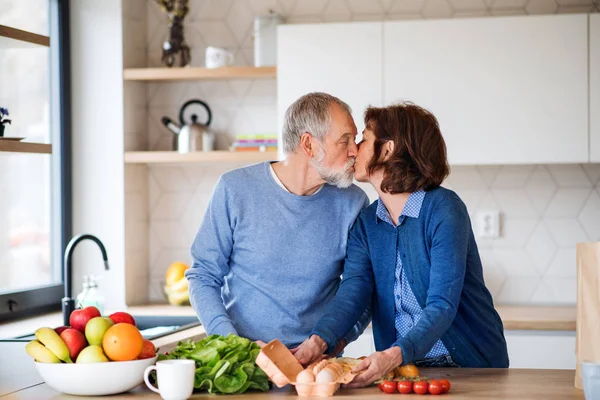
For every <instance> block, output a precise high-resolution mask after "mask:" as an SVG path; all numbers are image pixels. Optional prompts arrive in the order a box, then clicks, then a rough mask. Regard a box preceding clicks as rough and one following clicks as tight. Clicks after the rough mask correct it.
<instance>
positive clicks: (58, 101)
mask: <svg viewBox="0 0 600 400" xmlns="http://www.w3.org/2000/svg"><path fill="white" fill-rule="evenodd" d="M48 27H49V37H50V50H49V51H50V56H49V58H50V64H49V79H50V130H51V138H52V142H51V143H52V155H51V156H50V157H51V160H50V175H51V190H50V198H51V199H50V200H51V201H50V213H51V217H50V219H51V226H50V249H51V254H52V258H51V265H52V277H53V280H56V281H58V282H59V283H54V284H50V285H44V286H38V287H35V288H32V289H26V290H15V291H9V292H3V293H0V323H1V322H6V321H9V320H14V319H18V318H23V317H28V316H32V315H39V314H42V313H45V312H50V311H58V310H61V301H62V297H63V295H64V283H65V282H64V280H65V277H64V268H63V253H64V251H65V248H66V247H67V242H68V241H69V239H70V237H71V233H72V227H71V221H72V204H71V65H70V63H71V61H70V58H71V51H70V50H71V49H70V32H69V29H70V26H69V0H48ZM58 266H60V267H58ZM56 278H59V279H56Z"/></svg>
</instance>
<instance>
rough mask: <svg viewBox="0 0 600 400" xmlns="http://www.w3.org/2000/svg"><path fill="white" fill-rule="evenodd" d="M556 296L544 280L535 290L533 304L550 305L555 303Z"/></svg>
mask: <svg viewBox="0 0 600 400" xmlns="http://www.w3.org/2000/svg"><path fill="white" fill-rule="evenodd" d="M554 300H555V299H554V296H553V295H552V291H551V290H550V288H548V286H547V285H546V284H545V283H544V281H543V280H542V281H541V282H540V283H539V285H538V287H537V288H536V289H535V291H534V292H533V294H532V295H531V300H530V301H531V303H532V304H537V305H549V304H553V303H554Z"/></svg>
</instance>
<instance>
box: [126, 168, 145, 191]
mask: <svg viewBox="0 0 600 400" xmlns="http://www.w3.org/2000/svg"><path fill="white" fill-rule="evenodd" d="M146 190H148V167H147V166H146V165H138V164H126V165H125V193H135V192H141V193H146Z"/></svg>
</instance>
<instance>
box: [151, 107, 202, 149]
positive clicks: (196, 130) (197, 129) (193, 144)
mask: <svg viewBox="0 0 600 400" xmlns="http://www.w3.org/2000/svg"><path fill="white" fill-rule="evenodd" d="M192 104H199V105H201V106H202V107H204V108H205V109H206V113H207V115H208V118H207V120H206V122H205V123H203V124H201V123H198V116H197V115H196V114H192V116H191V120H192V123H189V124H188V123H186V122H185V120H184V113H185V109H186V108H187V107H189V106H190V105H192ZM211 121H212V112H211V111H210V107H208V104H206V103H205V102H203V101H202V100H197V99H196V100H189V101H187V102H185V103H184V104H183V105H182V106H181V109H180V110H179V123H180V124H181V126H178V125H177V124H176V123H174V122H173V121H172V120H171V119H170V118H169V117H162V118H161V122H162V123H163V125H164V126H166V127H167V128H168V129H169V130H170V131H171V132H173V133H174V134H175V136H174V137H173V149H174V150H177V151H178V152H179V153H189V152H193V151H202V150H204V151H211V150H212V149H209V148H204V149H203V146H202V142H203V141H204V142H205V143H210V144H211V146H212V141H211V139H212V133H210V132H209V130H208V126H209V125H210V122H211ZM207 139H208V140H207ZM204 147H208V146H204Z"/></svg>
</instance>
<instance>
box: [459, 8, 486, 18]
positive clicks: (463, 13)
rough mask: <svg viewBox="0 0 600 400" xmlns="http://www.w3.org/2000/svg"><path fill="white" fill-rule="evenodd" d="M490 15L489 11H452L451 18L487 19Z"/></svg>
mask: <svg viewBox="0 0 600 400" xmlns="http://www.w3.org/2000/svg"><path fill="white" fill-rule="evenodd" d="M490 15H492V13H490V11H489V10H480V11H454V12H453V13H452V18H479V17H489V16H490Z"/></svg>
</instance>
